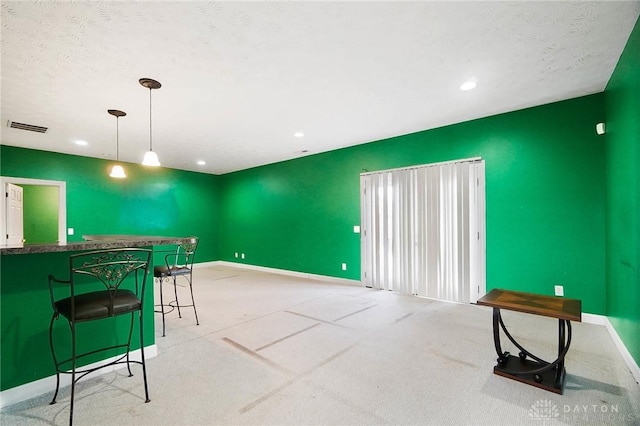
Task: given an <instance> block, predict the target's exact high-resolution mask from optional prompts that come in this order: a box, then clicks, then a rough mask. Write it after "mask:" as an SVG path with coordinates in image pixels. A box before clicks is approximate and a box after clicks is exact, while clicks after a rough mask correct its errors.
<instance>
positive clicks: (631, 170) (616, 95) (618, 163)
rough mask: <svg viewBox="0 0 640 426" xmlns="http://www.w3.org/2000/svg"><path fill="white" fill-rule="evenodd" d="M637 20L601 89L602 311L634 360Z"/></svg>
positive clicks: (639, 208) (638, 227) (638, 248)
mask: <svg viewBox="0 0 640 426" xmlns="http://www.w3.org/2000/svg"><path fill="white" fill-rule="evenodd" d="M639 64H640V21H638V22H636V25H635V28H634V30H633V32H632V33H631V36H630V37H629V40H628V41H627V45H626V47H625V50H624V52H623V54H622V56H621V58H620V60H619V61H618V64H617V66H616V69H615V71H614V73H613V75H612V76H611V79H610V80H609V83H608V84H607V88H606V90H605V101H606V111H607V120H606V130H607V132H606V146H607V218H608V219H607V242H606V244H607V256H606V265H607V315H608V316H609V319H610V321H611V323H612V324H613V326H614V327H615V329H616V331H617V332H618V335H619V336H620V338H621V339H622V341H623V342H624V344H625V346H626V347H627V349H628V350H629V352H630V353H631V355H632V356H633V357H634V359H635V360H636V362H637V363H638V364H640V118H639V117H640V65H639Z"/></svg>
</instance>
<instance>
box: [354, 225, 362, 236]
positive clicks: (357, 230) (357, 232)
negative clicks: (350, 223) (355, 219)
mask: <svg viewBox="0 0 640 426" xmlns="http://www.w3.org/2000/svg"><path fill="white" fill-rule="evenodd" d="M353 232H354V234H359V233H360V225H354V227H353Z"/></svg>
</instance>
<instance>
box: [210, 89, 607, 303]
mask: <svg viewBox="0 0 640 426" xmlns="http://www.w3.org/2000/svg"><path fill="white" fill-rule="evenodd" d="M603 119H604V104H603V94H596V95H591V96H586V97H582V98H578V99H572V100H568V101H563V102H558V103H554V104H549V105H544V106H541V107H536V108H531V109H526V110H520V111H516V112H512V113H508V114H501V115H496V116H492V117H487V118H483V119H479V120H474V121H469V122H465V123H460V124H455V125H452V126H447V127H442V128H438V129H433V130H428V131H423V132H419V133H414V134H410V135H405V136H399V137H395V138H391V139H387V140H383V141H378V142H373V143H369V144H365V145H359V146H355V147H350V148H345V149H341V150H336V151H331V152H328V153H322V154H317V155H312V156H308V157H304V158H300V159H296V160H291V161H286V162H281V163H277V164H272V165H267V166H263V167H257V168H253V169H249V170H244V171H240V172H236V173H231V174H227V175H223V176H222V198H221V203H220V207H221V217H220V223H221V224H223V225H224V226H223V227H222V228H221V229H220V238H221V247H222V248H221V253H220V255H221V259H223V260H227V261H233V262H245V263H249V264H252V265H260V266H266V267H273V268H280V269H287V270H293V271H303V272H307V273H313V274H321V275H329V276H334V277H343V278H350V279H356V280H358V279H360V268H359V263H360V238H359V235H358V234H354V233H353V226H354V225H358V224H359V222H360V199H359V197H360V195H359V184H360V183H359V182H360V181H359V174H360V173H361V172H363V171H375V170H383V169H390V168H396V167H403V166H409V165H417V164H425V163H433V162H439V161H446V160H454V159H461V158H469V157H482V158H483V159H484V160H485V162H486V219H487V235H486V241H487V289H491V288H509V289H513V290H522V291H529V292H535V293H542V294H553V286H554V284H562V285H564V288H565V295H566V296H567V297H574V298H579V299H582V300H583V310H584V311H585V312H590V313H596V314H605V310H606V301H605V295H606V290H605V262H604V258H605V252H604V250H605V243H604V242H605V207H604V206H605V144H604V140H603V138H601V137H599V136H598V135H596V133H595V131H594V126H595V124H596V123H597V122H599V121H602V120H603ZM236 252H238V253H244V254H245V259H244V260H242V259H240V258H236V257H235V253H236ZM343 262H344V263H347V267H348V268H347V271H342V270H341V268H340V266H341V264H342V263H343Z"/></svg>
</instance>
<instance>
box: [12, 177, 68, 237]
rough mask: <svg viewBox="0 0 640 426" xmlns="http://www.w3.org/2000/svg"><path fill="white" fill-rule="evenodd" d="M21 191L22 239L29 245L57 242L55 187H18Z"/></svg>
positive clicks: (57, 190)
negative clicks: (22, 200) (22, 201)
mask: <svg viewBox="0 0 640 426" xmlns="http://www.w3.org/2000/svg"><path fill="white" fill-rule="evenodd" d="M20 186H21V187H22V190H23V199H24V203H23V206H22V208H23V213H24V214H23V230H24V239H25V240H26V241H27V242H28V243H30V244H38V243H55V242H57V241H58V216H59V215H58V210H59V203H58V198H59V193H60V191H59V189H58V187H57V186H40V185H20Z"/></svg>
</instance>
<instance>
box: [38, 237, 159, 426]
mask: <svg viewBox="0 0 640 426" xmlns="http://www.w3.org/2000/svg"><path fill="white" fill-rule="evenodd" d="M150 260H151V250H145V249H133V248H123V249H113V250H99V251H91V252H85V253H80V254H75V255H71V256H69V275H70V278H69V280H60V279H58V278H55V277H54V276H53V275H49V292H50V294H51V305H52V306H53V315H52V317H51V323H50V324H49V344H50V347H51V354H52V356H53V361H54V364H55V368H56V391H55V393H54V395H53V399H52V400H51V404H55V402H56V398H57V396H58V390H59V389H60V374H70V375H71V403H70V406H69V424H70V425H71V424H73V402H74V396H75V385H76V383H77V382H78V381H79V380H80V379H81V378H83V377H84V376H86V375H87V374H89V373H92V372H94V371H96V370H99V369H101V368H104V367H108V366H113V365H116V364H127V369H128V370H129V376H133V373H132V372H131V363H136V364H141V365H142V377H143V380H144V392H145V402H149V401H150V400H149V389H148V386H147V369H146V364H145V357H144V326H143V317H144V315H143V307H144V294H145V285H146V281H147V275H148V271H149V262H150ZM126 314H130V317H131V320H130V324H129V328H128V330H126V331H127V334H128V338H127V339H126V342H125V341H124V340H125V339H117V338H116V339H115V340H122V342H121V343H117V344H115V345H111V346H108V347H100V346H98V345H96V344H95V342H96V341H99V340H100V339H99V338H98V337H94V338H93V339H87V340H88V341H87V342H85V341H83V342H82V345H83V348H82V351H80V353H78V346H77V341H76V331H77V330H76V328H77V327H78V325H79V324H83V323H88V322H92V321H97V320H102V321H103V322H104V326H105V327H106V326H111V327H114V326H116V325H117V324H115V320H114V319H113V317H116V316H120V315H126ZM136 314H137V316H138V321H139V328H140V355H141V361H134V360H131V359H130V356H129V353H130V350H131V336H132V335H133V324H134V317H135V316H136ZM61 316H62V317H64V318H65V319H66V320H67V321H68V323H69V328H70V329H71V357H70V358H68V359H64V360H59V359H58V357H57V355H56V347H55V344H54V333H53V326H54V323H55V322H56V321H57V320H58V319H59V318H60V317H61ZM108 318H112V319H111V320H107V319H108ZM80 328H82V327H80ZM105 335H109V336H117V335H118V333H117V332H114V331H113V329H112V330H111V331H109V333H108V334H107V333H105ZM92 337H93V336H92ZM96 346H98V347H96ZM117 349H120V350H122V349H124V351H125V352H124V353H123V354H121V355H117V358H116V359H115V360H112V361H109V362H107V363H104V364H101V365H99V366H97V367H84V368H82V367H80V368H79V367H78V365H77V364H78V361H79V360H82V359H85V360H86V361H85V365H86V364H87V363H88V362H90V361H91V360H92V359H94V358H95V354H99V353H102V352H104V351H111V352H113V351H115V350H117ZM58 351H60V348H58ZM104 355H105V356H107V355H108V354H104ZM88 356H92V358H91V359H88V358H85V357H88ZM63 367H64V368H63Z"/></svg>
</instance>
